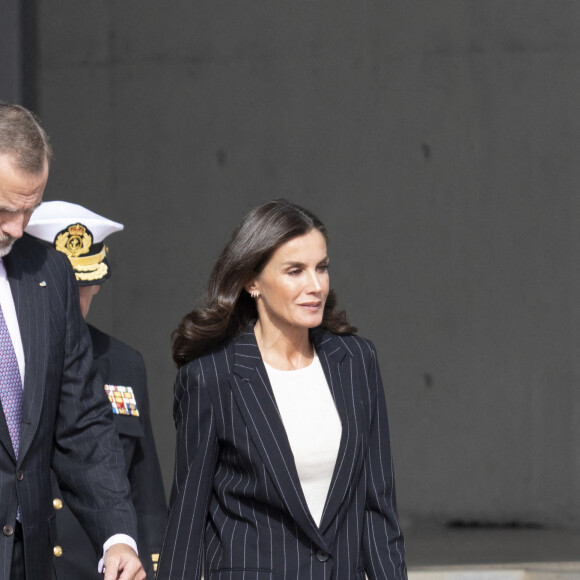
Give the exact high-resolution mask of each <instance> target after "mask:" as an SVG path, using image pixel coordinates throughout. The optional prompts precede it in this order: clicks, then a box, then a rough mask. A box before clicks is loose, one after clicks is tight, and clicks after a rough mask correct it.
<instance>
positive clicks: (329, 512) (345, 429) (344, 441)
mask: <svg viewBox="0 0 580 580" xmlns="http://www.w3.org/2000/svg"><path fill="white" fill-rule="evenodd" d="M312 339H313V342H314V346H315V348H316V351H317V353H318V357H319V359H320V363H321V365H322V369H323V370H324V374H325V375H326V380H327V381H328V385H329V387H330V390H331V392H332V397H333V399H334V404H335V405H336V409H337V411H338V414H339V416H340V421H341V423H342V435H341V440H340V447H339V450H338V455H337V457H336V464H335V466H334V473H333V475H332V480H331V483H330V488H329V490H328V496H327V498H326V504H325V506H324V511H323V513H322V520H321V522H320V531H321V533H322V534H323V535H324V536H325V537H326V538H327V540H328V542H329V543H332V538H331V537H328V533H329V532H330V531H331V530H335V529H337V528H338V526H336V525H332V524H333V522H334V520H335V518H336V517H337V516H338V515H339V512H340V508H341V507H342V506H344V505H345V499H346V496H347V493H348V492H349V490H352V489H354V487H355V486H352V485H351V484H352V480H353V478H355V477H357V476H358V474H359V472H360V468H361V466H362V456H363V453H362V450H361V446H362V437H363V431H364V430H363V429H362V426H363V417H362V407H361V395H360V391H359V387H360V386H359V385H358V384H357V381H356V380H354V374H353V371H354V369H353V362H354V357H353V353H352V352H350V351H349V350H348V348H347V346H346V345H345V342H344V341H343V340H342V338H341V337H340V336H337V335H335V334H332V333H330V332H327V331H324V330H322V329H315V330H314V331H312Z"/></svg>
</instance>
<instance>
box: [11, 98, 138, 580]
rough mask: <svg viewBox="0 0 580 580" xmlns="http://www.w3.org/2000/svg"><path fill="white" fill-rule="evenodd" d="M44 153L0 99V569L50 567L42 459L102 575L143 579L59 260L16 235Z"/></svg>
mask: <svg viewBox="0 0 580 580" xmlns="http://www.w3.org/2000/svg"><path fill="white" fill-rule="evenodd" d="M50 159H51V149H50V145H49V142H48V138H47V136H46V134H45V132H44V131H43V129H42V128H41V126H40V125H39V123H38V120H37V119H36V118H35V117H34V116H33V115H32V114H31V113H30V112H29V111H27V110H26V109H24V108H22V107H19V106H17V105H9V104H6V103H0V257H2V261H1V266H0V307H1V312H2V315H1V316H0V359H1V361H0V364H1V366H0V368H1V371H0V401H1V405H2V413H0V497H1V498H2V501H1V502H0V527H1V529H2V534H0V580H24V579H26V580H46V578H47V577H48V576H49V575H50V572H49V570H50V568H51V564H52V562H51V558H52V544H51V531H52V525H51V520H52V517H53V513H52V505H51V488H50V470H51V468H52V469H53V470H54V472H55V473H56V474H57V476H58V477H59V479H60V481H61V489H62V491H63V494H64V496H65V498H66V499H67V502H68V504H69V505H70V507H71V509H72V510H73V511H74V512H75V514H76V515H77V517H78V518H79V520H80V521H81V522H82V525H83V527H84V528H85V530H86V531H87V533H88V534H89V535H90V537H91V541H92V542H93V544H94V545H95V546H102V552H101V553H103V554H104V557H103V560H104V565H105V580H114V579H115V578H118V579H120V580H143V579H144V578H145V573H144V571H143V567H142V566H141V562H140V561H139V558H138V557H137V553H136V550H135V547H136V545H135V541H134V540H133V538H134V537H136V523H135V512H134V509H133V506H132V505H131V501H130V496H129V485H128V482H127V478H126V476H125V474H124V461H123V457H122V449H121V446H120V444H119V438H118V436H117V434H116V432H115V428H114V425H113V423H112V421H111V420H110V416H109V415H110V412H109V407H110V404H109V402H108V400H107V397H106V396H105V395H104V393H103V392H102V390H101V389H98V388H96V386H95V380H96V379H95V371H94V365H93V361H92V351H91V339H90V336H89V332H88V329H87V327H86V324H85V323H84V321H83V318H82V315H81V312H80V307H79V298H78V290H77V288H76V285H75V281H74V277H73V275H72V271H71V267H70V264H69V262H68V260H67V259H66V257H65V256H63V255H62V254H61V253H59V252H57V251H55V250H53V249H51V248H46V247H44V246H43V245H42V244H40V243H39V242H37V241H36V240H34V239H32V238H31V237H29V236H27V235H24V236H23V230H24V228H25V227H26V225H27V223H28V221H29V219H30V216H31V214H32V211H33V210H34V208H35V207H37V206H38V205H39V204H40V202H41V200H42V195H43V192H44V188H45V186H46V182H47V179H48V171H49V164H50ZM95 565H96V562H95Z"/></svg>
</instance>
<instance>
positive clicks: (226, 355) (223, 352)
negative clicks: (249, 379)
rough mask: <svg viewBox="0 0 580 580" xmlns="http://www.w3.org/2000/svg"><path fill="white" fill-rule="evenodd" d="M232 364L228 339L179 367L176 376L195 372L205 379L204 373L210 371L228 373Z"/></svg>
mask: <svg viewBox="0 0 580 580" xmlns="http://www.w3.org/2000/svg"><path fill="white" fill-rule="evenodd" d="M232 366H233V347H232V341H231V340H228V341H224V342H223V343H221V344H220V345H218V346H216V347H215V348H212V349H211V350H208V351H207V352H204V353H203V354H201V355H200V356H198V357H196V358H194V359H193V360H190V361H189V362H188V363H185V364H184V365H183V366H181V367H179V369H178V372H177V376H178V377H186V376H187V375H189V374H191V373H197V374H201V375H202V376H203V377H204V379H206V378H207V376H206V375H209V373H210V372H211V374H216V373H217V374H219V375H222V374H229V372H230V369H231V368H232Z"/></svg>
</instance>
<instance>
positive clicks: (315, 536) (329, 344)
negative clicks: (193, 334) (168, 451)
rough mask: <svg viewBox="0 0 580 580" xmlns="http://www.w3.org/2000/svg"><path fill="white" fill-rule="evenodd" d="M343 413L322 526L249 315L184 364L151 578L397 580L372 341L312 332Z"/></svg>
mask: <svg viewBox="0 0 580 580" xmlns="http://www.w3.org/2000/svg"><path fill="white" fill-rule="evenodd" d="M311 339H312V341H313V343H314V346H315V348H316V351H317V353H318V356H319V358H320V362H321V364H322V368H323V369H324V373H325V375H326V379H327V381H328V384H329V387H330V389H331V392H332V395H333V398H334V402H335V404H336V408H337V410H338V413H339V416H340V419H341V422H342V438H341V442H340V448H339V452H338V457H337V460H336V466H335V469H334V474H333V477H332V481H331V484H330V489H329V493H328V497H327V500H326V505H325V508H324V512H323V514H322V520H321V522H320V527H319V526H317V525H316V523H315V522H314V520H313V519H312V516H311V515H310V512H309V511H308V507H307V505H306V500H305V498H304V494H303V493H302V488H301V485H300V481H299V478H298V474H297V472H296V466H295V464H294V460H293V455H292V451H291V448H290V444H289V442H288V438H287V436H286V431H285V429H284V425H283V423H282V419H281V417H280V415H279V412H278V409H277V406H276V402H275V398H274V395H273V392H272V388H271V385H270V383H269V380H268V375H267V373H266V369H265V367H264V363H263V361H262V358H261V356H260V351H259V349H258V345H257V343H256V339H255V335H254V331H253V326H250V327H248V329H247V330H246V332H245V333H244V334H242V335H241V336H239V337H237V338H235V339H233V340H231V341H229V342H227V343H225V345H224V346H223V347H221V348H218V349H216V350H214V351H212V352H209V353H207V354H204V355H203V356H201V357H200V358H198V359H195V360H193V361H191V362H190V363H188V364H186V365H184V366H183V367H182V368H181V369H180V370H179V373H178V375H177V379H176V382H175V405H174V418H175V422H176V425H177V454H176V467H175V477H174V484H173V489H172V493H171V502H170V504H171V510H170V516H169V524H168V528H167V534H166V537H165V540H164V544H163V549H162V553H161V560H160V564H159V572H158V580H177V579H178V578H179V579H180V580H185V579H188V580H198V579H199V578H200V577H201V576H200V575H201V567H202V561H204V562H205V564H204V577H205V579H206V580H249V579H252V580H287V579H288V580H289V579H293V580H294V579H300V580H301V579H303V578H308V579H312V580H322V579H325V580H333V579H334V580H364V578H365V573H366V574H367V576H368V577H369V579H371V580H374V579H382V580H404V579H406V577H407V573H406V567H405V562H404V541H403V536H402V534H401V530H400V528H399V523H398V516H397V509H396V502H395V487H394V476H393V466H392V461H391V452H390V444H389V433H388V426H387V413H386V406H385V400H384V393H383V387H382V383H381V378H380V374H379V369H378V365H377V356H376V352H375V350H374V347H373V345H372V344H371V343H370V342H368V341H367V340H364V339H362V338H360V337H358V336H337V335H334V334H331V333H330V332H327V331H324V330H321V329H316V330H314V331H312V332H311Z"/></svg>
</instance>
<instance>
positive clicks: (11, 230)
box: [0, 214, 26, 238]
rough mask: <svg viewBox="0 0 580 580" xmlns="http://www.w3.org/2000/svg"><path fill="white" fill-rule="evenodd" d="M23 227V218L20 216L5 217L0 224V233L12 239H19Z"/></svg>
mask: <svg viewBox="0 0 580 580" xmlns="http://www.w3.org/2000/svg"><path fill="white" fill-rule="evenodd" d="M25 227H26V223H25V217H24V215H22V214H13V215H10V216H5V217H4V219H3V220H2V223H0V230H2V233H3V234H4V235H5V236H11V237H13V238H21V237H22V234H23V233H24V228H25Z"/></svg>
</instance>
